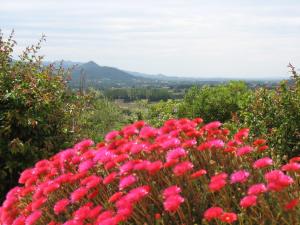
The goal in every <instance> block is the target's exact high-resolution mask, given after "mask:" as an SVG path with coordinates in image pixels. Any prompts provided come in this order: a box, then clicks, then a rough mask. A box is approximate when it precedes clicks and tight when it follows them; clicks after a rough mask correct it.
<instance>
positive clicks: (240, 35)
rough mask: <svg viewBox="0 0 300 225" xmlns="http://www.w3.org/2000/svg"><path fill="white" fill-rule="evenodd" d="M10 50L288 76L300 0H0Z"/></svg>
mask: <svg viewBox="0 0 300 225" xmlns="http://www.w3.org/2000/svg"><path fill="white" fill-rule="evenodd" d="M0 28H1V29H2V32H3V33H4V35H6V36H7V35H8V34H9V33H10V31H11V29H15V38H16V40H17V42H18V47H17V52H18V51H20V50H21V49H22V48H24V47H25V46H27V45H29V44H32V43H36V42H37V40H38V39H39V37H41V35H42V34H45V35H46V36H47V41H46V43H44V45H43V48H42V50H41V54H43V55H45V56H46V59H47V60H59V59H66V60H72V61H80V62H85V61H89V60H94V61H95V62H97V63H98V64H100V65H107V66H115V67H119V68H122V69H126V70H132V71H138V72H145V73H154V74H157V73H163V74H167V75H180V76H197V77H216V76H218V77H242V78H256V77H260V78H262V77H266V78H268V77H288V76H289V74H288V68H287V67H286V66H287V64H288V63H289V62H291V63H293V64H294V65H295V66H296V67H300V50H299V49H300V1H299V0H280V1H279V0H267V1H262V0H226V1H225V0H95V1H93V0H85V1H82V0H72V1H69V0H51V1H50V0H43V1H41V0H26V1H24V0H10V1H9V0H0Z"/></svg>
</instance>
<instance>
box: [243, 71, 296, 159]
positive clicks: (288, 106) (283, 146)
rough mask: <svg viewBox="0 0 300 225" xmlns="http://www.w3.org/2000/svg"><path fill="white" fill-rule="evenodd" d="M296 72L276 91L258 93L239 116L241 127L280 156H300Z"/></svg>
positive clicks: (256, 92)
mask: <svg viewBox="0 0 300 225" xmlns="http://www.w3.org/2000/svg"><path fill="white" fill-rule="evenodd" d="M291 68H292V73H293V78H292V80H291V81H290V82H288V81H283V82H282V83H281V84H280V86H279V87H277V89H275V90H268V89H266V88H260V89H257V90H256V91H255V92H254V93H253V95H251V96H249V98H248V99H247V101H245V102H244V104H243V105H242V109H241V111H240V112H239V117H240V119H241V126H247V127H249V128H251V129H252V130H253V132H254V135H256V136H258V135H259V136H262V137H266V138H267V139H268V141H269V144H270V145H271V147H273V148H274V149H276V153H278V154H279V155H281V156H283V155H287V156H289V157H291V156H295V155H298V154H299V153H300V77H299V75H298V74H297V73H296V72H295V70H294V67H291Z"/></svg>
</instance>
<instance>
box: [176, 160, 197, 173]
mask: <svg viewBox="0 0 300 225" xmlns="http://www.w3.org/2000/svg"><path fill="white" fill-rule="evenodd" d="M193 167H194V165H193V164H192V163H191V162H188V161H186V162H182V163H179V164H177V165H176V166H175V167H174V169H173V173H174V174H175V176H182V175H184V174H185V173H186V172H188V171H190V170H192V169H193Z"/></svg>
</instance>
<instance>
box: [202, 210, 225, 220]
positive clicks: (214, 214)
mask: <svg viewBox="0 0 300 225" xmlns="http://www.w3.org/2000/svg"><path fill="white" fill-rule="evenodd" d="M222 213H223V209H222V208H220V207H211V208H209V209H207V210H206V211H205V212H204V218H205V219H206V220H208V221H210V220H212V219H218V218H220V216H221V215H222Z"/></svg>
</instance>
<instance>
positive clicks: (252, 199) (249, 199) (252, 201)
mask: <svg viewBox="0 0 300 225" xmlns="http://www.w3.org/2000/svg"><path fill="white" fill-rule="evenodd" d="M256 203H257V196H255V195H248V196H245V197H244V198H243V199H242V200H241V201H240V206H241V207H242V208H248V207H250V206H254V205H256Z"/></svg>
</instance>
